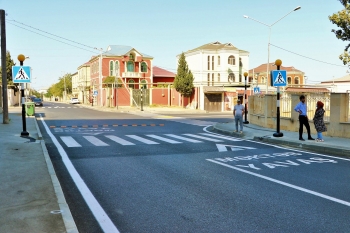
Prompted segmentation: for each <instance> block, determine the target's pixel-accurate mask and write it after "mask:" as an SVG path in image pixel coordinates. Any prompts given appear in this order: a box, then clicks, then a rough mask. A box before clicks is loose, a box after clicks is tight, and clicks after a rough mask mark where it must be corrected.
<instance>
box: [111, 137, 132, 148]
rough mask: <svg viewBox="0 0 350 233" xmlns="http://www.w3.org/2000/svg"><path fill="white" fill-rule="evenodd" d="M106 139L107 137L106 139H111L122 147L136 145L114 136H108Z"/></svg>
mask: <svg viewBox="0 0 350 233" xmlns="http://www.w3.org/2000/svg"><path fill="white" fill-rule="evenodd" d="M105 137H106V138H109V139H111V140H112V141H115V142H116V143H119V144H121V145H123V146H131V145H135V144H134V143H132V142H129V141H127V140H124V139H122V138H120V137H117V136H114V135H106V136H105Z"/></svg>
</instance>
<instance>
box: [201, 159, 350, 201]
mask: <svg viewBox="0 0 350 233" xmlns="http://www.w3.org/2000/svg"><path fill="white" fill-rule="evenodd" d="M207 161H209V162H212V163H216V164H219V165H222V166H225V167H228V168H231V169H234V170H237V171H240V172H244V173H247V174H249V175H252V176H256V177H259V178H262V179H265V180H268V181H271V182H274V183H277V184H280V185H284V186H287V187H289V188H293V189H296V190H299V191H302V192H305V193H309V194H312V195H315V196H318V197H321V198H324V199H327V200H330V201H334V202H337V203H339V204H342V205H346V206H350V202H347V201H343V200H341V199H338V198H335V197H331V196H328V195H325V194H322V193H319V192H315V191H312V190H310V189H306V188H302V187H299V186H296V185H293V184H289V183H287V182H283V181H280V180H276V179H273V178H270V177H268V176H263V175H260V174H257V173H254V172H250V171H246V170H244V169H241V168H237V167H235V166H231V165H228V164H225V163H221V162H218V161H215V160H212V159H207Z"/></svg>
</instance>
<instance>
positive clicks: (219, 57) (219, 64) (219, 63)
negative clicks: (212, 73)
mask: <svg viewBox="0 0 350 233" xmlns="http://www.w3.org/2000/svg"><path fill="white" fill-rule="evenodd" d="M219 65H220V56H218V66H219Z"/></svg>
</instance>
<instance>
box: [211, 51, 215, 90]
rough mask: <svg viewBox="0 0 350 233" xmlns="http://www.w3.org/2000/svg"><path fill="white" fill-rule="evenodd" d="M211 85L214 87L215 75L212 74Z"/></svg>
mask: <svg viewBox="0 0 350 233" xmlns="http://www.w3.org/2000/svg"><path fill="white" fill-rule="evenodd" d="M213 58H214V57H213ZM211 85H212V86H214V73H212V74H211Z"/></svg>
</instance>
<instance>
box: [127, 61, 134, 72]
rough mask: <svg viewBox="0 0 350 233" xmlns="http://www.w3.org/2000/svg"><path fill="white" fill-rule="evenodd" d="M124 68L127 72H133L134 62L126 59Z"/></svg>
mask: <svg viewBox="0 0 350 233" xmlns="http://www.w3.org/2000/svg"><path fill="white" fill-rule="evenodd" d="M126 70H127V71H128V72H134V62H132V61H128V63H127V67H126Z"/></svg>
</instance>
